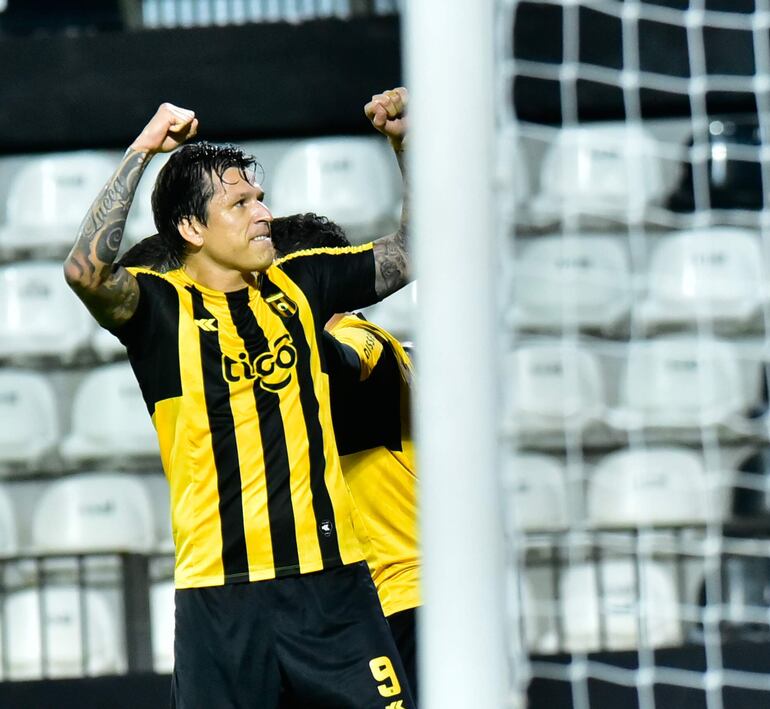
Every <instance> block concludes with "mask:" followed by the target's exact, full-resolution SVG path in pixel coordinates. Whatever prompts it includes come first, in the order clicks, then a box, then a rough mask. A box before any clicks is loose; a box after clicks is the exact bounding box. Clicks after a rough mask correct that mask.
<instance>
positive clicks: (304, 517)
mask: <svg viewBox="0 0 770 709" xmlns="http://www.w3.org/2000/svg"><path fill="white" fill-rule="evenodd" d="M129 271H130V272H131V273H133V274H134V276H135V277H136V279H137V281H138V283H139V287H140V296H139V303H138V307H137V311H136V313H135V314H134V315H133V316H132V318H131V319H130V320H129V321H128V322H127V323H125V324H124V325H122V326H121V327H120V328H118V329H117V330H115V334H116V335H117V336H118V337H119V339H120V340H121V341H122V342H123V343H124V344H125V345H126V348H127V350H128V357H129V361H130V362H131V366H132V367H133V370H134V373H135V374H136V377H137V379H138V380H139V384H140V387H141V389H142V393H143V396H144V399H145V402H146V404H147V407H148V409H149V411H150V415H151V417H152V421H153V423H154V425H155V428H156V430H157V434H158V440H159V443H160V451H161V458H162V461H163V468H164V470H165V473H166V476H167V478H168V481H169V485H170V490H171V518H172V526H173V535H174V542H175V546H176V570H175V581H176V586H177V588H188V587H200V586H217V585H222V584H227V583H234V582H238V581H258V580H262V579H269V578H274V577H277V576H285V575H290V574H300V573H309V572H313V571H319V570H321V569H326V568H331V567H335V566H339V565H341V564H348V563H352V562H355V561H359V560H361V559H363V558H364V555H363V552H362V550H361V546H360V543H359V539H358V536H357V533H358V531H360V530H358V531H357V530H356V529H355V528H354V517H356V512H355V508H354V507H353V506H352V505H351V503H350V498H349V494H348V491H347V488H346V486H345V482H344V480H343V477H342V473H341V470H340V463H339V457H338V454H337V449H336V444H335V438H334V433H333V428H332V420H331V409H330V403H329V389H328V376H327V374H326V363H325V359H324V355H323V352H322V348H320V347H319V342H320V338H321V334H322V331H323V326H324V324H325V323H326V321H327V319H328V318H329V317H330V316H331V314H332V313H334V312H337V311H339V310H341V309H346V308H350V307H351V306H352V305H354V304H355V306H356V307H359V306H363V305H364V304H366V303H372V302H374V301H376V300H377V296H376V294H375V290H374V281H375V272H374V258H373V253H372V247H371V244H369V245H365V246H360V247H351V248H337V249H317V250H311V251H304V252H298V253H296V254H292V255H291V256H290V257H288V258H286V259H284V260H283V261H281V262H278V263H276V264H274V265H273V266H271V267H270V268H269V269H268V270H267V271H266V272H265V273H263V274H261V275H260V276H259V277H258V279H257V281H256V283H255V285H254V286H249V287H246V288H243V289H241V290H238V291H235V292H231V293H222V292H219V291H214V290H211V289H208V288H206V287H204V286H202V285H200V284H198V283H196V282H194V281H193V280H192V279H190V278H189V276H188V275H187V274H186V273H185V272H184V270H183V269H178V270H175V271H170V272H168V273H164V274H159V273H156V272H154V271H151V270H148V269H142V268H130V269H129Z"/></svg>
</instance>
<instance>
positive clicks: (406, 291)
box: [363, 281, 417, 340]
mask: <svg viewBox="0 0 770 709" xmlns="http://www.w3.org/2000/svg"><path fill="white" fill-rule="evenodd" d="M363 314H364V316H365V317H366V319H367V320H371V321H372V322H373V323H374V324H375V325H379V326H380V327H382V328H384V329H386V330H387V331H388V332H389V333H390V334H391V335H393V336H394V337H396V338H398V339H400V340H409V339H411V338H412V337H414V327H415V320H416V318H417V282H416V281H412V283H409V284H407V285H405V286H404V287H403V288H402V289H401V290H398V291H396V292H395V293H393V295H389V296H388V297H387V298H385V299H384V300H381V301H380V302H379V303H377V304H375V305H372V306H371V307H369V308H365V309H364V311H363Z"/></svg>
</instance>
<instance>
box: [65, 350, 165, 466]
mask: <svg viewBox="0 0 770 709" xmlns="http://www.w3.org/2000/svg"><path fill="white" fill-rule="evenodd" d="M95 412H98V415H95ZM61 450H62V455H63V456H64V457H65V458H67V459H69V460H74V461H81V460H90V459H111V458H125V457H126V456H131V457H144V456H157V455H158V451H159V449H158V440H157V436H156V433H155V429H154V427H153V425H152V421H151V419H150V416H149V414H148V412H147V406H146V405H145V403H144V399H143V398H142V393H141V390H140V389H139V384H138V383H137V381H136V378H135V377H134V374H133V371H132V370H131V366H130V365H129V364H128V363H127V362H117V363H115V364H108V365H104V366H102V367H99V368H97V369H94V370H92V371H91V372H90V373H89V374H88V375H87V376H86V377H85V378H84V379H83V381H82V382H81V383H80V386H79V387H78V389H77V392H76V394H75V400H74V403H73V406H72V433H71V434H70V435H69V436H67V438H66V439H65V440H64V442H63V444H62V449H61Z"/></svg>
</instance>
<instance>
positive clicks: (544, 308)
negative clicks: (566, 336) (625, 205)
mask: <svg viewBox="0 0 770 709" xmlns="http://www.w3.org/2000/svg"><path fill="white" fill-rule="evenodd" d="M645 244H646V246H645V248H647V249H649V250H650V257H649V264H648V266H647V267H646V270H645V271H644V272H643V273H642V274H634V273H632V269H631V267H630V264H629V254H628V250H629V245H628V243H627V239H626V237H625V236H624V237H622V238H620V237H616V236H608V235H583V236H540V237H536V238H531V239H526V240H519V250H518V254H517V258H516V259H515V262H514V273H513V278H512V280H513V302H514V304H515V305H514V308H513V310H512V312H511V318H510V319H511V321H512V324H514V325H518V326H520V327H525V328H535V329H551V330H553V329H559V328H569V327H577V328H580V327H583V328H599V329H603V330H612V329H613V328H614V327H616V326H617V325H618V323H621V322H622V321H624V320H625V319H627V318H628V317H630V316H631V315H633V318H634V323H635V325H637V326H642V327H645V328H649V329H655V328H660V327H666V326H670V325H677V324H679V325H682V324H687V323H690V324H697V323H699V322H702V321H703V320H713V321H717V322H719V321H726V322H727V323H735V324H736V325H737V326H740V325H741V324H744V325H745V323H746V322H747V321H749V320H750V319H751V318H752V317H753V316H757V315H759V314H760V311H761V309H762V307H763V305H764V304H765V303H766V299H767V286H766V278H765V275H764V273H765V269H764V268H763V266H762V264H763V262H764V257H763V253H762V246H761V240H760V237H759V235H758V234H757V233H756V232H753V231H750V230H747V229H738V228H727V227H723V228H710V229H701V230H691V231H681V232H672V233H670V234H666V235H664V236H662V237H660V238H656V239H646V241H645ZM637 258H638V254H637ZM634 304H635V305H634Z"/></svg>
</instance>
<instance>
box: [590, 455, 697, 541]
mask: <svg viewBox="0 0 770 709" xmlns="http://www.w3.org/2000/svg"><path fill="white" fill-rule="evenodd" d="M708 499H709V491H708V480H707V477H706V472H705V470H704V469H703V463H702V461H701V459H700V456H699V455H698V454H697V453H695V452H693V451H692V450H690V449H687V448H673V447H666V448H650V449H647V450H623V451H618V452H616V453H611V454H610V455H608V456H606V457H605V458H604V459H602V461H601V462H600V463H599V465H598V466H597V467H596V470H595V471H594V473H593V475H592V476H591V480H590V483H589V488H588V518H589V520H590V521H591V522H592V523H593V524H594V525H596V526H600V527H614V526H619V527H630V526H637V525H640V526H641V525H656V524H657V525H679V524H701V523H704V522H705V521H706V520H707V518H708V511H709V510H708Z"/></svg>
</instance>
